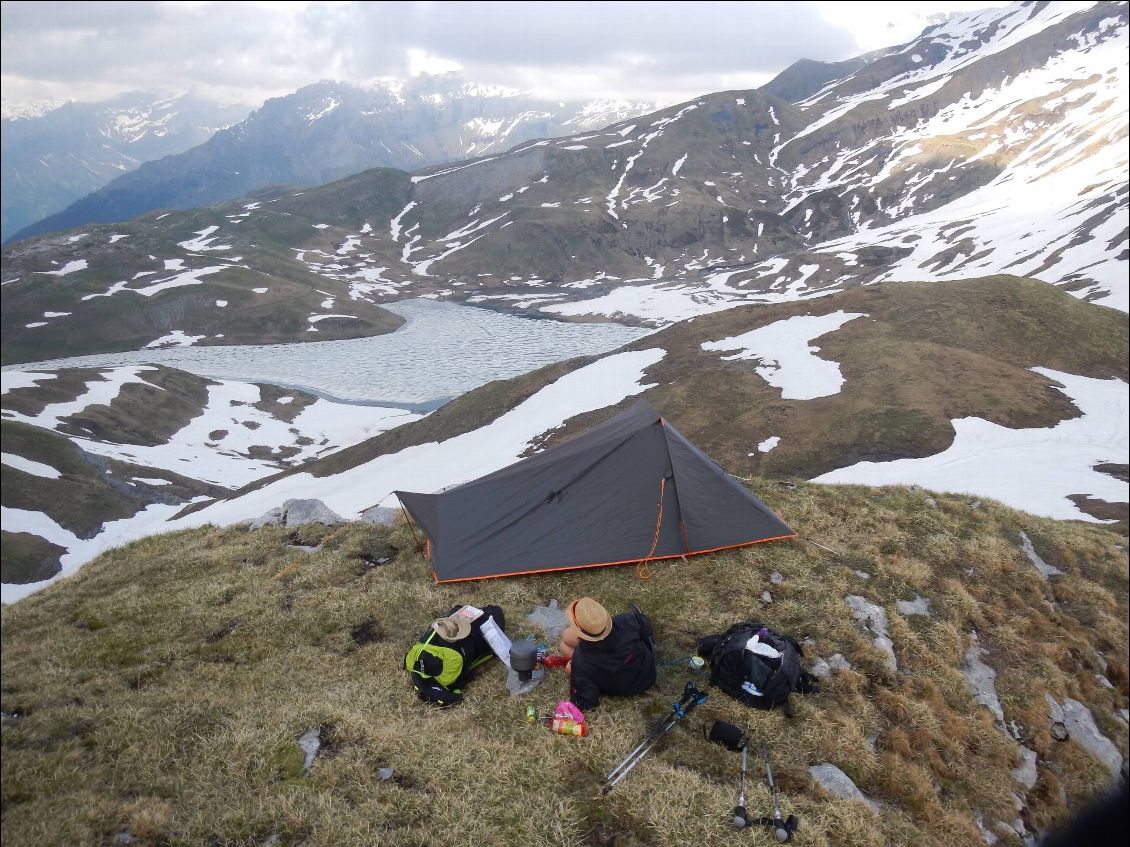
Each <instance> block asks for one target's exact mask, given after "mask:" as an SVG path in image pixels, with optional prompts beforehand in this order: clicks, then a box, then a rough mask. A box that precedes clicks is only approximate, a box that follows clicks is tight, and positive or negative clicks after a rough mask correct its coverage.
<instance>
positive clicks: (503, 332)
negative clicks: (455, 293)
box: [4, 299, 649, 409]
mask: <svg viewBox="0 0 1130 847" xmlns="http://www.w3.org/2000/svg"><path fill="white" fill-rule="evenodd" d="M381 305H382V307H383V308H386V309H388V310H389V311H390V312H395V313H396V314H398V315H400V316H401V317H403V318H405V320H406V323H405V324H404V326H402V327H401V328H400V329H398V330H396V332H391V333H388V334H386V335H376V336H373V337H371V338H356V339H349V340H345V341H311V342H306V343H302V344H256V345H240V346H231V347H171V348H166V349H163V350H134V351H130V352H127V353H96V354H93V355H89V356H75V357H72V358H69V359H51V360H48V361H43V362H34V363H30V364H20V365H13V366H10V367H7V368H4V370H21V371H30V370H37V369H38V370H44V369H48V368H64V367H69V368H73V367H107V366H111V365H137V364H158V365H167V366H168V367H172V368H179V369H181V370H185V371H189V372H190V373H194V374H199V375H200V376H208V377H218V378H223V379H235V380H244V381H247V382H269V383H274V384H278V385H285V386H288V387H292V388H301V389H305V390H308V391H312V392H315V393H318V394H321V395H324V396H328V397H331V398H334V399H339V400H346V401H353V402H361V403H380V404H388V405H394V406H401V407H411V408H420V409H429V408H434V407H436V406H438V405H441V404H442V403H444V402H446V401H447V400H450V399H451V398H453V397H457V396H459V395H460V394H463V393H464V392H466V391H469V390H471V389H472V388H476V387H477V386H480V385H483V384H484V383H487V382H490V381H491V380H495V379H507V378H509V377H513V376H518V375H519V374H523V373H527V372H528V371H531V370H534V369H535V368H539V367H541V366H543V365H548V364H551V363H553V362H560V361H563V360H565V359H571V358H573V357H575V356H584V355H591V354H599V353H605V352H607V351H609V350H614V349H616V348H617V347H620V346H621V345H623V344H627V343H628V342H630V341H633V340H635V339H636V338H639V337H641V336H643V335H646V334H647V333H648V332H649V330H646V329H640V328H638V327H627V326H620V325H619V324H611V323H609V324H583V323H564V322H561V321H553V320H535V319H531V318H523V317H517V316H514V315H506V314H501V313H499V312H492V311H490V310H487V309H478V308H475V307H473V306H462V305H458V304H455V303H443V302H439V301H435V300H427V299H415V300H403V301H400V302H398V303H383V304H381Z"/></svg>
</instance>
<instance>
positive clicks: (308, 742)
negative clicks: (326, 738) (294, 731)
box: [298, 726, 322, 773]
mask: <svg viewBox="0 0 1130 847" xmlns="http://www.w3.org/2000/svg"><path fill="white" fill-rule="evenodd" d="M298 746H299V747H301V748H302V752H303V753H305V754H306V759H305V761H303V762H302V771H303V773H309V772H310V768H311V766H312V765H313V764H314V757H315V756H317V755H318V751H319V750H320V749H321V748H322V728H321V727H320V726H316V727H314V728H313V729H308V730H306V731H305V732H304V733H302V734H301V735H300V736H298Z"/></svg>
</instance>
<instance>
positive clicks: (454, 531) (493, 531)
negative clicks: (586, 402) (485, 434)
mask: <svg viewBox="0 0 1130 847" xmlns="http://www.w3.org/2000/svg"><path fill="white" fill-rule="evenodd" d="M657 478H658V479H659V492H658V494H659V496H658V500H656V490H655V489H656V486H655V480H656V479H657ZM395 493H396V496H397V497H398V498H399V499H400V503H401V505H402V506H403V508H404V510H405V511H406V512H407V513H408V515H409V516H410V517H411V518H412V521H413V522H414V523H415V524H416V525H417V526H418V527H419V529H420V530H421V531H422V533H423V535H424V536H425V539H426V549H427V552H428V556H429V557H430V559H431V562H432V568H433V570H434V572H435V579H436V582H459V581H464V580H475V579H489V578H492V577H502V576H517V575H520V574H533V573H545V572H550V571H561V570H573V569H578V568H592V567H601V566H604V565H621V564H635V565H637V567H638V568H639V569H640V574H641V576H644V574H645V573H646V566H647V564H648V563H649V562H652V561H657V560H661V559H671V558H685V557H687V556H695V555H700V554H703V553H713V552H716V551H718V550H726V549H730V548H733V547H744V546H746V545H749V544H757V543H760V542H763V541H774V540H777V539H783V538H794V537H796V533H795V532H794V531H793V530H792V529H790V528H789V527H788V525H787V524H785V523H784V521H782V520H781V519H780V518H779V517H777V515H776V514H774V513H773V511H772V510H771V509H770V508H769V507H768V506H766V505H765V504H764V503H762V502H761V500H759V499H758V498H757V497H756V496H754V494H753V493H752V492H750V491H749V490H748V489H747V488H746V487H745V486H744V485H742V484H741V483H740V482H738V481H736V480H734V479H733V478H732V477H731V476H730V474H728V473H727V472H726V471H724V470H723V469H722V468H721V467H719V465H718V464H717V463H716V462H714V460H713V459H711V458H710V457H709V456H707V455H706V454H705V453H703V452H702V451H701V450H699V449H698V448H697V447H696V446H695V445H694V444H692V443H691V442H690V441H688V440H687V439H686V438H685V437H684V436H683V435H682V434H681V433H680V432H679V431H678V430H677V429H675V427H673V426H671V424H670V423H669V422H667V421H665V420H664V419H663V418H662V417H660V415H659V413H658V412H657V411H656V410H655V409H654V408H652V406H651V405H650V404H649V403H646V402H644V401H639V402H637V403H636V404H635V405H634V406H632V407H631V408H630V409H628V410H627V411H625V412H623V413H621V414H619V415H617V416H616V417H614V418H611V419H610V420H607V421H605V422H604V423H602V424H599V425H597V426H595V427H593V428H592V429H590V430H589V431H587V432H584V433H582V434H580V435H578V436H577V437H575V438H573V439H572V440H570V441H567V442H565V443H564V444H559V445H556V446H554V447H552V448H550V449H548V450H545V451H544V452H542V453H538V454H536V455H534V456H530V457H529V458H526V459H522V460H521V461H518V462H516V463H514V464H512V465H509V466H507V467H504V468H502V469H500V470H497V471H494V472H493V473H490V474H487V475H486V476H483V477H480V478H479V479H476V480H472V481H470V482H465V483H462V484H461V485H457V486H454V487H452V488H448V489H446V490H444V491H440V492H437V493H434V494H424V493H419V492H412V491H397V492H395ZM649 535H650V537H651V545H650V548H649V549H647V550H646V551H645V550H644V549H642V548H641V544H640V541H641V538H648V536H649Z"/></svg>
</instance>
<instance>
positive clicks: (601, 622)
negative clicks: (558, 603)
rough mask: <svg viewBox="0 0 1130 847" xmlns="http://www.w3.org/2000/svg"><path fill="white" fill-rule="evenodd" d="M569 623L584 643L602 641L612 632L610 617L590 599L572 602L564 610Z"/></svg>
mask: <svg viewBox="0 0 1130 847" xmlns="http://www.w3.org/2000/svg"><path fill="white" fill-rule="evenodd" d="M565 615H566V617H568V618H569V623H570V624H572V625H573V629H575V630H577V635H578V636H579V637H580V638H583V639H584V640H585V641H602V640H603V639H605V638H607V637H608V633H610V632H612V616H611V615H609V614H608V610H607V609H605V608H604V607H603V606H602V605H600V603H598V602H596V601H595V600H593V599H592V598H591V597H582V598H581V599H580V600H574V601H573V602H572V603H570V604H569V608H568V609H566V610H565Z"/></svg>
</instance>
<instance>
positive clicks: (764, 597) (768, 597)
mask: <svg viewBox="0 0 1130 847" xmlns="http://www.w3.org/2000/svg"><path fill="white" fill-rule="evenodd" d="M761 602H762V603H772V602H773V595H772V594H770V593H769V592H768V591H762V592H761Z"/></svg>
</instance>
